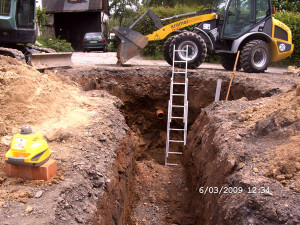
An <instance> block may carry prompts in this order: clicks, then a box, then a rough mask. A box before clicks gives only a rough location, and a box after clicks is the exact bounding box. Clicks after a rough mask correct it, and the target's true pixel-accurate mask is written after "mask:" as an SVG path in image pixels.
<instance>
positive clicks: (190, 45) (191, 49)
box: [178, 41, 198, 61]
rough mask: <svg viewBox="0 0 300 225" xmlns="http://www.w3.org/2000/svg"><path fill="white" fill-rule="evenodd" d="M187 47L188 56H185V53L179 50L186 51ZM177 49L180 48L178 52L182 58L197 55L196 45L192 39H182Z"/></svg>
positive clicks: (192, 57)
mask: <svg viewBox="0 0 300 225" xmlns="http://www.w3.org/2000/svg"><path fill="white" fill-rule="evenodd" d="M187 49H188V57H187V58H186V53H185V52H181V51H186V50H187ZM178 50H181V51H180V52H178V55H179V57H180V58H181V59H182V60H188V61H189V60H193V59H194V58H196V56H197V55H198V47H197V45H196V44H195V43H194V42H192V41H184V42H182V43H181V44H180V45H179V46H178Z"/></svg>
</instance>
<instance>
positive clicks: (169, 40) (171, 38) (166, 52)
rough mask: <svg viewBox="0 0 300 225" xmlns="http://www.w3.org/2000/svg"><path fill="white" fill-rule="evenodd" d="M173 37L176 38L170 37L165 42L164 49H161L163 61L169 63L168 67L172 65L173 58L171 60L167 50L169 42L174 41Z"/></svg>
mask: <svg viewBox="0 0 300 225" xmlns="http://www.w3.org/2000/svg"><path fill="white" fill-rule="evenodd" d="M175 37H176V36H172V37H170V38H168V40H167V41H166V42H165V44H164V48H163V55H164V58H165V60H166V61H167V63H169V64H170V65H172V62H173V58H172V57H171V55H170V52H169V49H170V44H171V42H172V41H173V39H174V38H175Z"/></svg>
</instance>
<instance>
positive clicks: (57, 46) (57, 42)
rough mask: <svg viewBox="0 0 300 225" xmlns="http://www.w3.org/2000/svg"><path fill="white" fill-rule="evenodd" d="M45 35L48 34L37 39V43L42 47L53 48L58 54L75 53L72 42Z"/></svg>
mask: <svg viewBox="0 0 300 225" xmlns="http://www.w3.org/2000/svg"><path fill="white" fill-rule="evenodd" d="M45 33H46V32H44V33H43V34H42V35H41V36H38V37H37V41H38V42H39V43H40V44H41V45H42V47H44V48H51V49H54V50H55V51H57V52H73V51H74V49H73V48H72V46H71V43H70V42H67V41H66V40H61V39H59V38H56V37H55V36H54V35H52V34H45Z"/></svg>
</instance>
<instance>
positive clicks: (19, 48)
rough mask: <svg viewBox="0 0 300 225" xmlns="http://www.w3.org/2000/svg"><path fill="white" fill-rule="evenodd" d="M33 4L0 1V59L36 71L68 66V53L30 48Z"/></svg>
mask: <svg viewBox="0 0 300 225" xmlns="http://www.w3.org/2000/svg"><path fill="white" fill-rule="evenodd" d="M35 2H36V1H35V0H1V1H0V55H5V56H10V57H12V58H16V59H18V60H20V61H24V62H26V63H27V64H29V65H32V66H33V67H35V68H36V69H44V68H49V67H60V66H71V56H72V53H70V52H68V53H57V52H55V51H54V50H52V49H46V48H39V47H35V46H30V44H34V43H35V41H36V29H35V28H36V22H35V21H36V18H35V9H36V7H35Z"/></svg>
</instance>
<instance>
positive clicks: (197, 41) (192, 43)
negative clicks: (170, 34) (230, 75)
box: [169, 31, 207, 69]
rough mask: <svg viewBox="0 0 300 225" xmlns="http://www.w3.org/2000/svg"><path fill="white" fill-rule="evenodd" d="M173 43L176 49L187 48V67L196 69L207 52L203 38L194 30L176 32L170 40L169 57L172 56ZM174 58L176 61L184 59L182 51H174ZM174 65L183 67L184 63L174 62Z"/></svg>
mask: <svg viewBox="0 0 300 225" xmlns="http://www.w3.org/2000/svg"><path fill="white" fill-rule="evenodd" d="M174 45H175V49H176V50H185V49H186V48H188V50H189V51H188V68H190V69H196V68H197V67H198V66H200V64H201V63H203V61H204V59H205V57H206V54H207V47H206V44H205V42H204V40H203V39H202V38H201V36H200V35H198V34H196V33H194V32H190V31H187V32H183V33H181V34H178V35H177V36H175V37H174V39H173V40H172V41H171V44H170V47H169V54H170V56H171V58H173V46H174ZM175 60H176V61H185V60H186V55H185V53H184V52H176V53H175ZM175 66H176V67H180V68H184V67H185V63H184V62H183V63H182V62H179V63H175Z"/></svg>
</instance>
